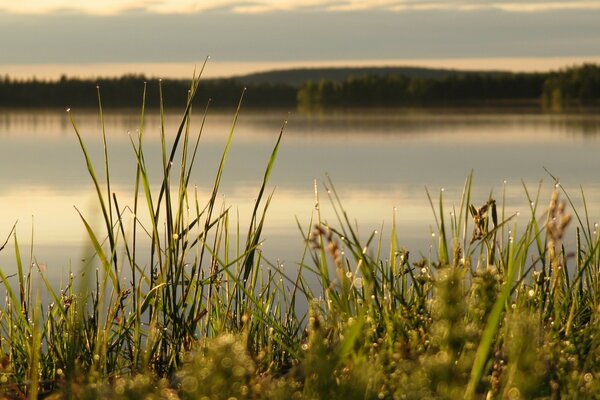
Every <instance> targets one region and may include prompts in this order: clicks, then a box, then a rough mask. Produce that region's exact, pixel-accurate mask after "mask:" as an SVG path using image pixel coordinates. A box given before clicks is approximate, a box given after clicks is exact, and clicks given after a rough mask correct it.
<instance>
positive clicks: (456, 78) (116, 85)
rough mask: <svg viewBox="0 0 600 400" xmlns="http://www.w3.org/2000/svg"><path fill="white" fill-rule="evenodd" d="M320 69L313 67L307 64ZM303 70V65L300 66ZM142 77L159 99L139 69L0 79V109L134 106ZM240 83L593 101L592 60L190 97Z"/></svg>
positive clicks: (376, 97)
mask: <svg viewBox="0 0 600 400" xmlns="http://www.w3.org/2000/svg"><path fill="white" fill-rule="evenodd" d="M315 71H320V70H315ZM304 73H305V74H306V71H304ZM144 82H148V83H147V92H146V105H147V106H148V107H157V106H158V105H159V101H160V100H159V81H158V80H156V79H147V78H146V77H144V76H142V75H125V76H123V77H120V78H106V79H105V78H99V79H96V80H81V79H74V78H67V77H64V76H63V77H62V78H61V79H59V80H57V81H40V80H36V79H30V80H13V79H10V78H9V77H4V78H0V107H6V108H9V107H10V108H14V107H57V106H60V107H67V106H69V107H96V106H97V105H98V98H97V91H96V86H99V87H100V92H101V96H102V103H103V105H104V106H105V107H139V106H140V105H141V102H142V94H143V90H144ZM161 85H162V90H163V101H164V105H165V107H181V106H184V105H185V104H186V100H187V97H186V96H187V91H188V89H189V85H190V82H189V81H187V80H163V81H162V83H161ZM244 86H247V89H248V90H247V91H246V94H245V100H244V106H245V107H255V108H258V107H260V108H273V107H286V108H289V107H296V106H301V107H390V106H403V105H406V106H430V105H433V106H435V105H486V104H488V105H496V104H521V103H526V104H540V105H544V106H549V107H553V108H561V107H564V106H573V105H575V106H579V105H597V104H600V66H598V65H594V64H584V65H582V66H577V67H571V68H567V69H564V70H560V71H557V72H548V73H500V72H491V73H482V72H464V71H463V72H462V73H454V74H447V75H441V76H430V77H428V76H422V75H414V76H408V75H402V74H388V75H361V76H358V75H357V76H350V77H347V78H346V79H343V80H340V79H337V80H328V79H321V80H318V81H316V82H314V81H312V82H311V81H308V82H306V83H305V84H304V85H302V86H300V87H294V86H293V85H291V84H285V83H281V82H278V83H272V82H265V81H263V82H254V83H252V82H245V83H244V77H238V78H232V79H210V80H204V81H201V83H200V87H199V90H198V93H197V95H196V99H195V103H196V104H199V105H204V104H206V103H207V102H208V99H209V98H210V99H211V105H212V107H221V108H223V107H228V108H231V107H235V106H236V105H237V102H238V100H239V98H240V95H241V93H242V91H243V89H244Z"/></svg>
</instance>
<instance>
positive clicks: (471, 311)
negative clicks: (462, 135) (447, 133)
mask: <svg viewBox="0 0 600 400" xmlns="http://www.w3.org/2000/svg"><path fill="white" fill-rule="evenodd" d="M198 85H199V80H198V79H194V80H193V82H192V84H191V86H190V88H189V96H188V102H187V106H186V108H185V111H184V112H183V114H182V118H181V125H180V127H179V129H178V131H177V132H175V133H173V134H172V135H169V133H167V132H165V131H164V129H162V130H161V131H162V133H161V135H162V136H161V138H162V144H163V146H162V168H161V173H160V174H159V176H158V177H156V176H150V174H149V172H148V165H147V164H146V162H145V153H144V152H145V148H144V131H145V128H146V127H145V124H144V115H145V112H146V111H145V106H144V105H143V106H142V111H141V114H140V129H139V134H138V135H137V136H135V137H132V139H131V148H132V158H133V160H135V163H134V164H133V165H134V167H135V169H136V179H135V182H134V183H133V185H132V186H133V187H132V188H131V189H132V194H133V195H132V198H133V202H132V203H131V204H124V203H122V202H121V201H120V199H119V197H118V196H117V195H116V194H115V193H113V192H112V191H111V174H113V173H114V172H113V171H111V168H110V167H111V164H110V154H108V152H107V151H105V152H104V155H103V156H104V159H103V163H102V164H101V165H100V167H99V166H98V165H96V164H94V162H93V161H92V159H91V157H90V156H89V154H88V152H87V149H86V146H85V143H84V141H83V140H82V136H81V135H80V134H79V132H78V129H77V125H76V117H75V116H73V115H72V114H74V112H70V115H71V116H72V120H73V123H74V127H75V132H76V136H77V138H78V140H79V143H80V144H81V149H82V152H83V155H84V159H85V164H86V168H87V169H88V172H89V174H90V177H91V181H92V185H93V187H94V188H95V190H96V194H97V199H98V204H99V209H100V213H101V217H102V224H101V226H98V227H92V224H91V223H90V222H89V221H90V218H91V217H90V216H86V215H83V214H80V215H81V219H82V223H83V224H84V226H85V227H86V230H87V232H88V235H89V243H90V246H91V247H92V248H93V249H94V251H95V254H96V256H95V258H94V260H93V262H92V263H91V264H90V266H89V267H88V268H90V269H89V270H86V271H85V272H86V276H87V277H88V278H87V279H86V278H82V277H81V274H79V273H78V274H77V276H78V277H77V278H71V279H69V280H68V281H67V282H63V283H62V285H63V286H62V288H61V289H60V290H56V289H54V286H53V285H52V284H51V283H50V282H48V281H47V279H46V277H45V274H44V271H42V270H40V269H39V268H38V267H37V266H36V265H35V264H26V263H25V262H23V255H22V252H21V250H20V248H19V245H18V238H17V235H16V234H14V232H11V234H10V235H9V237H8V239H7V240H12V241H13V242H14V248H15V250H16V254H15V260H16V264H17V269H18V272H17V276H16V277H8V276H6V275H5V274H4V273H3V272H2V271H0V278H1V279H2V282H3V285H4V288H5V291H6V301H5V302H4V304H3V305H2V310H1V311H2V312H1V313H0V351H1V352H2V359H1V360H0V361H1V363H0V393H1V394H2V395H3V396H5V397H7V398H23V397H25V398H27V397H28V398H37V397H42V396H47V397H48V398H53V399H69V398H81V399H109V398H110V399H138V398H148V399H153V398H155V399H158V398H166V399H233V398H235V399H456V398H467V399H490V398H498V399H504V398H509V399H517V398H521V399H529V398H556V399H558V398H590V399H592V398H597V397H598V396H600V321H599V319H600V238H599V235H598V231H597V225H593V224H591V223H590V222H589V221H588V219H587V218H586V213H585V211H586V210H585V209H584V210H583V211H580V210H577V209H575V208H574V207H573V203H572V201H571V198H570V197H569V194H568V193H566V192H565V191H564V190H563V187H562V186H561V185H560V183H558V181H556V182H554V188H553V189H554V191H553V195H552V197H551V198H550V199H549V204H548V205H546V204H545V202H544V201H543V200H542V199H540V198H539V197H540V191H541V187H540V188H538V191H537V193H531V192H530V191H529V190H528V188H524V189H525V190H524V196H526V197H527V199H528V202H529V203H530V204H531V208H530V210H529V216H528V217H526V218H524V215H521V217H520V218H519V219H518V220H517V219H516V218H514V217H515V216H514V215H508V214H507V213H506V210H505V205H504V204H503V203H502V202H500V203H497V202H496V201H495V200H494V199H491V198H490V199H487V200H486V201H485V203H484V204H483V205H478V204H473V203H474V201H473V199H472V197H471V188H472V176H469V177H468V178H467V179H466V182H465V185H464V191H463V195H462V197H461V198H460V199H458V200H457V202H455V203H454V204H453V207H452V213H450V214H448V212H447V210H448V201H447V200H446V199H444V198H443V196H442V193H440V196H439V202H437V201H436V205H434V202H433V201H432V202H431V204H432V212H433V214H434V216H435V218H436V223H437V225H436V227H437V228H436V231H435V232H434V236H435V238H436V240H437V246H436V248H435V249H434V250H433V252H432V255H431V257H428V258H420V257H414V256H413V255H412V254H411V253H410V251H409V249H404V248H402V245H401V243H398V240H397V236H398V235H397V230H396V229H397V228H396V223H395V221H394V220H393V221H392V228H391V229H390V231H389V232H387V233H386V235H388V236H389V241H385V242H389V247H387V245H386V247H385V248H384V244H383V243H384V240H383V239H382V235H383V233H381V232H371V233H369V234H368V235H366V236H362V235H361V234H360V233H359V231H358V228H357V227H356V225H355V224H354V222H352V221H351V219H350V218H351V217H350V216H348V215H347V213H346V212H345V210H344V207H343V203H342V200H341V199H340V198H339V196H338V195H337V192H336V190H335V187H334V186H333V184H332V183H331V181H328V182H327V183H326V184H325V188H324V189H323V190H316V201H315V203H316V206H315V211H314V219H313V221H311V223H310V226H301V227H300V228H301V229H300V230H301V232H303V233H302V236H303V237H304V240H305V243H306V246H305V253H304V255H303V256H301V257H300V259H299V260H298V264H297V269H295V270H292V271H290V270H289V269H287V270H283V269H282V267H281V266H279V265H278V264H276V263H270V262H269V258H268V255H266V254H263V253H262V250H261V246H260V244H261V241H262V230H263V227H264V224H265V215H266V213H267V212H268V206H269V202H270V200H271V197H272V196H273V192H272V191H271V189H269V184H268V181H269V177H270V173H271V170H272V168H274V164H275V159H276V156H277V153H278V149H279V146H280V143H281V139H282V136H283V130H284V129H283V128H282V133H281V134H280V135H279V138H278V140H277V141H276V143H274V147H273V151H272V155H271V158H270V159H269V160H267V161H266V166H265V173H264V179H263V182H262V184H261V186H260V187H257V188H256V189H257V193H256V203H255V206H254V208H253V212H252V214H251V215H250V218H249V219H248V221H249V222H248V224H247V226H240V224H239V222H237V221H236V215H235V213H234V212H233V211H232V210H231V209H230V208H228V207H226V206H224V205H222V204H220V203H219V201H218V199H219V187H220V183H221V176H222V172H223V170H224V168H225V167H226V160H227V155H228V151H229V146H230V144H231V142H232V141H233V140H234V136H235V125H236V121H237V116H238V113H239V111H240V106H241V103H242V102H241V101H240V106H238V110H237V112H236V113H235V115H234V116H233V118H232V127H231V130H230V132H229V136H228V141H227V143H226V146H225V148H224V151H223V155H222V158H221V162H220V163H219V165H218V166H216V169H215V178H214V182H213V190H212V192H211V193H209V194H208V196H207V198H201V196H200V195H199V194H198V193H197V192H196V191H195V190H194V186H193V185H194V177H193V171H194V165H195V163H196V152H197V149H198V146H199V145H201V143H200V142H201V136H202V126H203V122H202V117H200V120H199V121H197V120H196V118H192V112H191V111H192V99H193V97H194V95H195V93H196V92H197V90H198ZM160 93H161V97H162V92H160ZM161 112H162V109H161ZM205 114H206V112H204V115H205ZM100 116H101V120H102V118H103V110H102V106H100ZM105 140H106V139H105ZM323 195H325V197H326V198H325V199H322V197H323ZM582 196H583V194H582ZM324 207H331V208H333V209H334V210H335V215H337V217H338V219H337V220H336V221H325V220H323V219H322V218H321V210H322V209H323V208H324ZM445 210H446V211H445ZM569 235H574V237H575V245H574V247H573V248H571V249H569V248H566V247H565V245H564V241H565V238H566V237H568V236H569ZM299 240H302V239H301V238H300V239H299ZM32 277H35V278H36V279H37V280H38V281H39V280H41V282H42V286H41V287H36V286H35V285H33V284H32V283H31V282H32ZM315 282H317V283H315ZM42 290H43V291H44V296H43V297H44V298H47V299H50V300H49V302H43V301H41V298H42V296H40V292H41V291H42ZM303 304H307V306H306V307H305V306H303Z"/></svg>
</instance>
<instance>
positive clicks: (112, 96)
mask: <svg viewBox="0 0 600 400" xmlns="http://www.w3.org/2000/svg"><path fill="white" fill-rule="evenodd" d="M145 82H147V83H146V97H145V98H146V106H147V107H158V105H159V104H160V91H159V80H157V79H148V78H146V77H145V76H143V75H125V76H122V77H120V78H98V79H96V80H81V79H75V78H67V77H65V76H63V77H61V79H59V80H57V81H40V80H36V79H30V80H11V79H10V78H8V77H4V78H0V107H11V108H13V107H59V106H60V107H67V106H68V107H97V106H98V94H97V93H98V90H97V89H96V87H98V88H99V89H100V95H101V98H102V105H103V106H104V107H115V108H116V107H139V106H140V105H141V104H142V99H143V94H144V83H145ZM160 86H162V96H163V104H164V106H165V107H182V106H185V104H186V102H187V93H188V90H189V89H190V81H188V80H173V79H165V80H162V81H161V82H160ZM243 91H244V85H243V84H242V83H240V82H239V81H237V80H234V79H213V80H205V81H202V82H201V85H200V87H199V89H198V92H197V94H196V97H195V100H194V103H195V104H198V105H205V104H206V103H207V102H208V100H209V99H210V100H211V107H220V108H225V107H226V108H232V107H236V106H237V103H238V101H239V99H240V96H241V95H242V92H243ZM296 94H297V89H295V88H293V87H290V86H285V85H272V84H266V83H265V84H257V85H251V86H248V87H247V90H246V93H245V95H244V106H246V107H263V108H266V107H277V106H287V107H289V106H292V107H293V106H295V105H296Z"/></svg>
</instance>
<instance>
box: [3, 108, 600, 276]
mask: <svg viewBox="0 0 600 400" xmlns="http://www.w3.org/2000/svg"><path fill="white" fill-rule="evenodd" d="M72 115H73V117H74V119H75V121H76V123H77V125H78V128H79V130H80V131H81V134H82V135H83V137H84V140H85V142H86V145H87V146H88V148H89V151H90V153H91V155H92V158H93V159H94V161H95V163H96V166H97V169H98V171H99V174H100V175H102V173H101V172H102V168H103V167H102V138H101V127H100V122H99V116H98V114H97V112H96V111H89V110H73V111H72ZM201 117H202V116H201V113H199V112H198V114H197V115H196V113H195V114H194V119H193V122H192V127H196V129H199V127H200V122H201ZM179 118H180V117H179V114H178V113H177V112H169V113H168V114H167V116H166V122H165V124H166V132H167V136H168V140H172V139H173V137H174V134H175V132H176V130H177V126H178V124H179ZM232 119H233V114H232V113H230V112H223V111H213V112H211V113H209V116H208V119H207V123H206V126H205V127H204V130H203V133H202V138H201V141H200V153H199V157H198V161H197V163H196V166H195V171H194V177H193V178H192V185H196V186H197V187H198V191H199V193H200V198H201V200H202V199H206V198H207V196H208V190H209V189H210V188H211V187H212V182H213V181H214V175H215V172H216V169H217V166H218V163H219V159H220V157H221V154H222V151H223V148H224V146H225V142H226V139H227V135H228V133H229V130H230V127H231V123H232ZM285 120H287V121H288V124H287V126H286V127H285V131H284V136H283V141H282V145H281V149H280V153H279V156H278V159H277V162H276V164H275V169H274V171H273V174H272V177H271V180H270V185H269V186H270V188H271V189H274V190H275V194H274V198H273V201H272V204H271V207H270V209H269V211H268V214H267V221H266V224H267V228H266V230H265V232H264V235H263V238H264V254H265V256H266V257H267V258H268V259H269V260H272V261H273V262H279V263H281V264H284V265H285V268H286V269H287V270H294V268H296V263H297V262H298V261H299V260H300V258H301V255H302V249H303V239H302V235H301V233H300V231H299V230H298V227H297V223H296V219H297V220H298V221H299V222H300V224H301V225H302V226H303V228H304V230H308V229H309V228H310V226H309V225H310V220H311V216H312V215H313V212H314V209H315V182H316V184H317V185H316V187H317V188H318V190H319V192H320V197H321V211H322V213H323V215H324V217H325V218H326V219H327V220H328V221H331V222H333V221H334V220H335V214H334V213H333V212H332V209H331V207H330V206H329V205H328V203H327V200H326V199H327V193H326V190H325V189H324V185H323V184H324V182H326V181H327V176H329V177H330V178H331V180H332V181H333V183H334V185H335V188H336V190H337V192H338V194H339V195H340V197H341V199H342V201H343V203H344V205H345V208H346V210H347V211H348V213H349V215H350V218H351V219H353V220H355V221H356V223H357V225H358V227H359V231H360V233H361V234H362V236H363V237H364V238H366V237H368V236H369V235H370V234H371V232H372V231H373V230H378V231H382V232H383V233H382V234H383V236H384V237H385V235H386V232H388V233H389V229H390V227H391V222H392V215H393V213H394V209H395V210H396V219H397V225H398V229H399V244H400V247H404V248H407V249H410V250H411V251H412V253H413V254H414V253H416V254H418V253H422V254H427V252H428V251H429V248H430V246H431V244H432V238H431V228H430V227H431V226H432V225H434V224H435V220H434V218H433V214H432V211H431V207H430V205H429V202H428V199H427V196H426V192H425V188H426V187H427V188H428V190H429V191H430V193H431V194H432V196H433V197H435V198H437V196H438V194H439V192H440V190H442V188H443V189H444V198H445V200H446V204H447V208H446V210H447V211H448V212H450V211H451V206H452V205H453V204H455V205H456V206H458V204H459V202H460V197H461V193H462V188H463V184H464V181H465V179H466V177H467V176H468V175H469V173H470V172H471V171H472V170H473V171H474V191H473V202H474V203H475V205H476V206H479V205H482V204H483V203H485V202H486V200H487V199H488V197H489V196H490V193H492V196H493V197H494V198H496V199H497V200H501V198H502V193H503V190H505V196H506V202H507V205H508V207H507V212H510V213H512V212H517V211H519V212H521V213H522V214H525V215H524V216H522V217H520V218H523V224H524V223H525V221H526V218H527V216H526V215H527V213H528V201H527V197H526V195H525V191H524V188H523V185H525V186H526V187H527V188H528V189H529V190H530V191H531V192H533V193H535V192H536V190H537V186H538V184H539V183H540V181H542V182H543V183H542V188H543V190H542V195H541V197H540V203H541V204H542V205H543V206H545V205H546V204H547V202H548V199H549V194H550V192H551V190H552V188H553V185H554V182H553V180H552V178H551V177H550V175H549V174H548V173H547V172H546V171H545V169H547V170H548V171H550V172H551V173H552V174H554V175H555V176H557V177H559V178H560V182H561V184H562V185H563V187H565V188H566V189H567V190H568V192H569V193H570V194H571V195H572V196H573V200H574V201H575V203H576V204H578V205H581V195H580V186H581V187H583V189H584V192H585V195H586V201H587V206H588V211H589V214H590V218H591V219H592V222H591V223H593V222H594V221H597V220H598V219H599V217H600V179H599V175H598V171H600V156H599V155H600V116H598V115H594V114H585V113H574V114H543V113H539V112H535V111H532V112H524V111H518V112H515V111H507V110H503V111H494V110H487V111H472V110H466V109H465V110H458V111H457V110H395V111H394V110H368V111H367V110H363V111H357V110H354V111H351V112H350V111H347V112H344V111H331V112H329V111H328V112H314V113H302V112H296V111H294V112H292V113H286V112H285V111H271V112H256V111H242V114H241V115H240V118H239V121H238V125H237V127H236V129H235V134H234V139H233V144H232V147H231V153H230V154H229V157H228V159H227V164H226V167H225V172H224V175H223V183H222V190H221V198H222V201H224V202H225V204H227V205H230V206H232V207H233V209H234V210H239V213H240V219H241V224H242V225H241V226H242V230H245V228H244V223H245V222H246V221H247V219H248V216H249V214H250V212H251V207H252V205H253V200H254V199H255V198H256V196H257V193H258V190H259V188H260V182H261V180H262V176H263V174H264V169H265V167H266V164H267V161H268V158H269V155H270V153H271V150H272V148H273V145H274V144H275V141H276V139H277V135H278V134H279V130H280V128H281V126H282V123H283V121H285ZM105 125H106V133H107V140H108V147H109V159H110V166H111V174H112V181H113V187H112V189H113V191H115V192H116V193H117V194H118V195H119V196H120V198H121V199H122V200H121V203H122V206H125V205H127V204H129V205H131V203H130V202H131V198H132V197H131V196H132V191H133V182H134V176H135V156H134V153H133V150H132V145H131V142H130V134H131V135H133V136H135V135H136V130H137V129H138V127H139V115H138V113H137V112H135V111H127V110H119V111H110V110H108V111H105ZM159 133H160V119H159V116H158V113H157V112H155V111H148V113H147V116H146V121H145V133H144V135H145V146H146V149H145V152H146V153H145V154H146V159H147V161H149V162H150V163H151V164H153V165H155V166H156V170H154V171H150V172H151V174H153V176H156V177H157V179H156V180H155V182H154V183H155V184H156V183H158V182H159V179H158V175H159V174H160V165H161V153H160V135H159ZM544 168H545V169H544ZM128 202H129V203H128ZM0 205H1V207H0V245H1V244H2V243H3V242H4V239H5V238H6V237H7V235H8V234H9V232H10V229H11V227H12V226H13V224H14V223H15V221H17V220H18V224H17V233H18V239H19V245H20V247H21V252H22V254H23V259H24V261H25V262H29V260H30V258H32V257H31V255H30V253H31V254H32V255H33V261H35V262H37V263H38V264H41V265H44V267H45V268H46V271H48V273H49V274H51V275H52V276H53V277H54V278H53V279H61V278H60V277H61V276H64V274H65V273H66V271H68V268H72V269H74V270H76V269H77V268H78V266H79V265H80V263H81V259H82V258H85V248H86V245H85V243H86V233H85V230H84V228H83V225H82V221H81V219H80V218H79V216H78V214H77V212H76V210H75V208H74V207H77V209H79V210H80V211H81V212H82V213H83V214H84V215H86V217H88V218H89V219H90V221H91V222H92V223H93V222H94V221H95V222H98V221H99V218H98V217H97V212H98V207H97V205H96V202H95V200H94V192H93V191H92V185H91V181H90V178H89V176H88V174H87V170H86V166H85V161H84V158H83V155H82V152H81V149H80V148H79V144H78V142H77V139H76V136H75V134H74V131H73V127H72V126H71V124H70V122H69V119H68V116H67V114H66V112H64V111H51V110H19V111H14V110H11V111H6V110H3V111H0ZM334 225H335V224H334ZM572 232H573V226H571V236H572ZM32 240H33V246H32ZM31 249H32V250H31ZM14 266H15V261H14V244H13V241H12V239H11V240H10V241H9V243H8V244H7V246H6V248H5V249H4V250H3V251H2V252H0V267H1V268H2V269H3V270H4V271H5V272H6V273H10V272H11V271H14V269H15V267H14Z"/></svg>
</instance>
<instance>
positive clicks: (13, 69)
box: [0, 56, 600, 80]
mask: <svg viewBox="0 0 600 400" xmlns="http://www.w3.org/2000/svg"><path fill="white" fill-rule="evenodd" d="M584 63H597V64H600V56H591V57H584V56H582V57H487V58H474V57H469V58H438V59H433V58H432V59H395V60H319V61H240V62H236V61H214V60H212V59H211V60H208V62H207V63H206V68H205V71H204V73H203V77H204V78H208V79H219V78H233V77H237V76H244V75H248V74H254V73H261V72H272V71H279V70H288V69H318V68H363V67H364V68H368V67H371V68H378V67H392V68H393V67H407V68H409V67H412V68H431V69H451V70H452V69H454V70H465V71H469V70H472V71H507V72H549V71H553V70H559V69H563V68H566V67H571V66H574V65H581V64H584ZM203 64H204V61H198V62H193V61H190V62H107V63H80V64H56V63H48V64H0V75H2V76H9V77H10V78H11V79H34V78H35V79H40V80H57V79H60V77H61V76H67V77H69V78H79V79H93V78H110V77H120V76H124V75H131V74H134V75H144V76H148V77H152V78H163V79H186V78H191V77H192V75H193V73H194V69H196V70H198V68H199V67H200V66H202V65H203Z"/></svg>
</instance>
